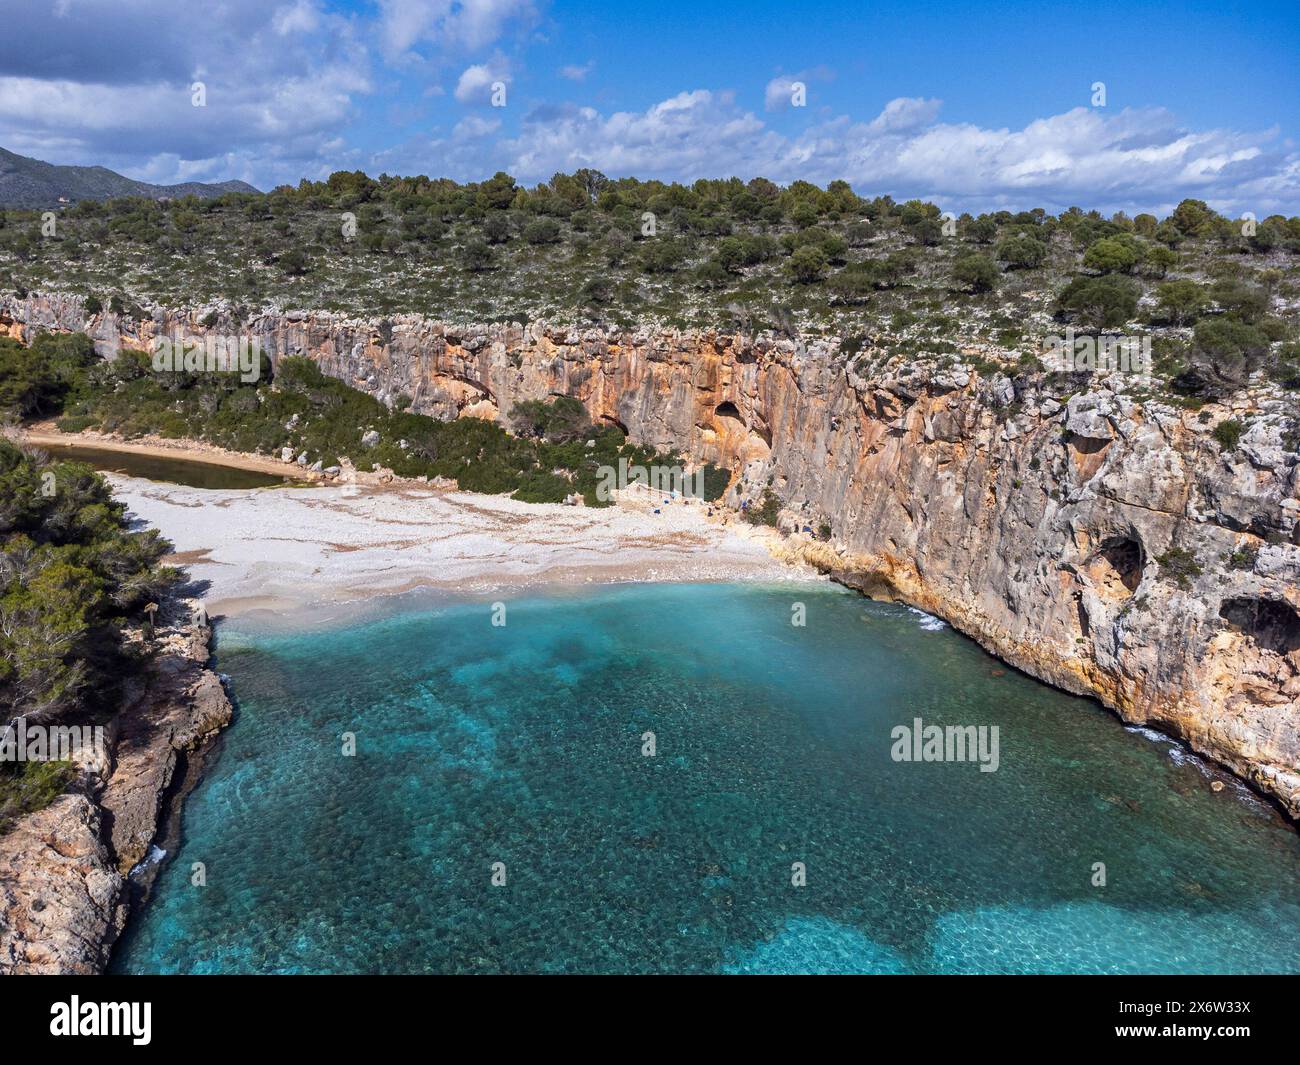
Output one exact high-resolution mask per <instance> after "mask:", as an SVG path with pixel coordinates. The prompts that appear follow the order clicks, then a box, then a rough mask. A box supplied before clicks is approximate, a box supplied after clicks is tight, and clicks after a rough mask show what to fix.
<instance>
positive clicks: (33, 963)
mask: <svg viewBox="0 0 1300 1065" xmlns="http://www.w3.org/2000/svg"><path fill="white" fill-rule="evenodd" d="M189 606H190V604H185V603H179V602H172V603H169V604H167V605H166V606H165V607H164V612H165V613H166V614H167V615H169V616H170V620H167V621H164V620H163V618H164V613H163V612H160V615H159V628H158V633H157V642H158V644H159V647H160V650H159V652H158V655H157V658H156V659H155V672H154V674H153V675H152V676H151V677H150V678H149V679H148V681H147V683H145V684H143V685H141V686H140V690H139V691H137V692H136V693H134V694H133V696H132V697H131V698H130V699H129V700H128V704H127V706H126V707H125V708H124V709H123V710H122V711H121V713H120V714H119V715H118V717H117V718H116V719H115V720H114V722H113V724H112V727H111V729H110V731H109V734H108V737H107V739H108V746H109V749H110V761H109V764H108V765H107V766H85V767H83V769H82V771H81V773H80V775H79V778H78V781H77V785H76V787H75V789H74V790H73V791H70V792H68V793H67V794H64V795H62V796H61V797H60V798H59V799H57V800H56V801H55V802H54V803H52V804H51V805H49V806H47V807H46V808H45V809H43V810H39V811H37V812H36V813H33V814H30V815H28V816H27V817H25V818H22V819H21V820H19V821H18V822H17V823H16V824H15V825H14V826H13V828H12V829H11V830H10V831H9V832H7V833H6V834H5V835H3V836H0V974H19V973H38V974H58V973H82V974H85V973H98V972H102V971H103V969H104V967H105V966H106V965H107V964H108V959H109V955H110V952H111V951H112V948H113V944H114V943H115V942H116V941H117V938H118V936H119V935H120V934H121V932H122V929H123V927H124V926H125V924H126V920H127V916H128V913H129V910H130V908H131V905H132V901H133V897H134V895H136V894H137V893H138V891H139V887H140V885H139V879H140V878H139V877H138V876H137V877H136V878H135V882H134V883H133V882H132V881H131V880H130V879H128V878H129V877H130V875H131V871H132V869H134V868H135V867H136V866H137V865H138V864H139V863H141V862H142V861H143V860H144V859H145V857H146V856H147V855H148V853H149V848H150V846H151V845H152V843H153V842H154V840H155V839H156V838H157V837H158V835H159V833H160V831H161V830H163V829H164V828H165V825H166V822H167V821H168V820H169V819H171V818H174V817H176V816H178V815H179V806H180V801H181V799H183V797H184V796H183V789H180V785H181V777H182V775H183V770H185V769H186V768H187V765H189V768H191V769H192V768H193V766H192V764H190V762H191V760H193V759H195V758H198V757H201V755H202V752H203V750H204V748H205V746H206V744H207V743H208V741H209V740H211V739H212V738H213V737H214V736H215V735H216V733H217V732H219V731H220V730H221V729H222V728H224V727H225V726H226V725H227V724H228V723H229V722H230V718H231V706H230V701H229V699H228V698H227V697H226V693H225V691H224V689H223V688H222V686H221V682H220V680H219V679H218V677H217V675H216V674H215V673H214V672H213V671H212V670H211V669H210V668H208V664H207V663H208V644H209V640H210V638H211V629H210V627H209V626H208V623H207V621H206V619H205V618H202V617H200V618H199V619H197V620H196V619H195V618H193V617H191V616H190V615H189Z"/></svg>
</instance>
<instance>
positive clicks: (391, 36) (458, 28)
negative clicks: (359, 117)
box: [379, 0, 536, 60]
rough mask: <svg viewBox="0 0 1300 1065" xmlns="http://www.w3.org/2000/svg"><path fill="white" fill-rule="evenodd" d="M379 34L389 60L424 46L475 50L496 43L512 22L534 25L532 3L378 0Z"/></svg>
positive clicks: (528, 0)
mask: <svg viewBox="0 0 1300 1065" xmlns="http://www.w3.org/2000/svg"><path fill="white" fill-rule="evenodd" d="M379 10H380V18H379V33H380V39H381V41H382V42H383V50H384V54H385V55H386V56H387V57H388V58H389V59H390V60H396V59H400V58H403V57H408V56H409V55H410V53H412V52H413V51H414V50H416V48H417V46H419V45H422V44H428V45H432V46H434V47H435V48H439V49H442V50H444V51H450V50H453V49H466V50H469V51H476V50H478V49H480V48H484V47H486V46H487V45H489V44H493V43H494V42H496V41H497V40H498V39H499V38H500V37H501V36H502V35H503V34H504V33H505V31H506V28H507V26H508V25H509V24H510V23H512V22H513V23H518V24H519V25H520V26H527V25H531V24H532V22H533V21H535V19H536V11H535V9H534V8H533V5H532V2H531V0H457V2H454V3H453V0H379Z"/></svg>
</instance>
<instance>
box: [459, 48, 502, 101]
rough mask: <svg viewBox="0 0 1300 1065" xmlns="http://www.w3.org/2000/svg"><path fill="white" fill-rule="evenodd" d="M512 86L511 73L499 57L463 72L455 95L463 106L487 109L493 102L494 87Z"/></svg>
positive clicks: (472, 66) (469, 67) (477, 64)
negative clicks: (498, 84)
mask: <svg viewBox="0 0 1300 1065" xmlns="http://www.w3.org/2000/svg"><path fill="white" fill-rule="evenodd" d="M498 82H500V83H501V84H503V85H509V84H510V72H509V70H508V69H507V68H506V64H505V62H504V60H502V59H501V58H500V57H497V58H495V59H493V60H491V61H490V62H487V63H474V64H473V65H471V66H468V67H466V68H465V69H464V70H463V71H461V75H460V77H459V78H458V79H457V81H456V90H455V92H454V93H453V95H454V96H455V97H456V99H457V101H459V102H460V103H462V104H470V105H474V106H479V107H485V106H487V105H488V104H490V103H491V102H492V91H493V90H492V86H493V85H495V84H496V83H498Z"/></svg>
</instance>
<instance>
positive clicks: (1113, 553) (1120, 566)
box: [1100, 536, 1144, 592]
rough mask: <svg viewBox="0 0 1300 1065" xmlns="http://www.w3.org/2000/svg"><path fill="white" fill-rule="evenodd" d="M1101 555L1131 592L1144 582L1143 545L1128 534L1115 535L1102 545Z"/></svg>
mask: <svg viewBox="0 0 1300 1065" xmlns="http://www.w3.org/2000/svg"><path fill="white" fill-rule="evenodd" d="M1100 554H1101V557H1102V558H1103V559H1105V560H1106V562H1107V563H1109V565H1110V567H1111V569H1112V570H1114V572H1115V576H1116V577H1117V578H1118V579H1119V582H1120V584H1122V585H1123V586H1124V587H1125V588H1127V589H1128V590H1129V591H1130V592H1135V591H1137V586H1138V585H1139V584H1141V583H1142V568H1143V563H1144V559H1143V557H1142V545H1141V544H1140V543H1138V542H1137V541H1136V540H1132V539H1129V538H1128V537H1127V536H1113V537H1111V538H1110V539H1109V540H1107V541H1106V542H1105V543H1103V544H1102V545H1101V552H1100Z"/></svg>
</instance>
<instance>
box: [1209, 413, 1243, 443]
mask: <svg viewBox="0 0 1300 1065" xmlns="http://www.w3.org/2000/svg"><path fill="white" fill-rule="evenodd" d="M1245 431H1246V425H1245V423H1244V422H1239V421H1238V420H1237V419H1236V418H1227V419H1225V420H1224V421H1221V422H1219V424H1218V425H1216V426H1215V427H1214V439H1215V440H1217V441H1218V442H1219V447H1221V448H1223V450H1224V451H1236V450H1237V445H1238V444H1239V443H1241V434H1242V433H1244V432H1245Z"/></svg>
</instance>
